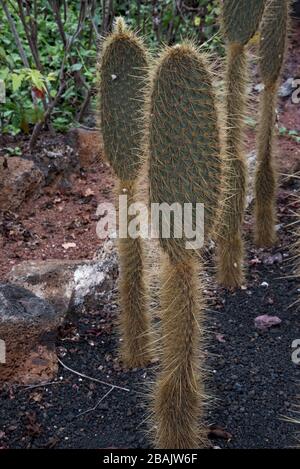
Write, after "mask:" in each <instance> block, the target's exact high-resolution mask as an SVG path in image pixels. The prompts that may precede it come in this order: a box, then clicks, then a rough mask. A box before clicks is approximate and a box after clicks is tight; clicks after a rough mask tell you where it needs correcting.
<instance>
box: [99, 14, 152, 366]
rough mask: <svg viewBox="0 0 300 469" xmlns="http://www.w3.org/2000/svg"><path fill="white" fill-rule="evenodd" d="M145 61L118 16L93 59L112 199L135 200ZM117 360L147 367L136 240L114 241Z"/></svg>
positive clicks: (143, 52) (143, 298) (141, 262)
mask: <svg viewBox="0 0 300 469" xmlns="http://www.w3.org/2000/svg"><path fill="white" fill-rule="evenodd" d="M147 67H148V59H147V53H146V50H145V47H144V45H143V43H142V41H141V40H140V39H139V38H138V37H137V36H136V35H135V34H134V33H133V32H131V31H129V30H128V29H127V28H126V26H125V23H124V21H123V20H122V19H121V18H119V19H118V20H117V22H116V25H115V28H114V31H113V33H112V34H111V35H110V36H108V37H107V38H106V40H105V41H104V45H103V50H102V56H101V59H100V61H99V75H100V96H99V98H100V119H101V128H102V133H103V141H104V152H105V156H106V158H107V160H108V162H109V163H110V165H111V166H112V168H113V170H114V171H115V173H116V175H117V177H118V179H119V191H118V195H127V197H128V206H129V204H130V203H132V202H134V201H135V183H136V180H137V177H138V173H139V170H140V167H141V141H142V130H143V124H142V122H141V119H140V117H141V113H142V109H143V101H142V97H143V87H144V81H145V79H146V77H147V73H148V71H147ZM118 247H119V258H120V278H119V295H120V306H121V312H120V332H121V340H122V346H121V357H122V359H123V362H124V364H125V365H126V366H128V367H132V368H135V367H139V366H144V365H146V364H148V363H149V361H150V359H151V352H150V345H149V344H150V341H149V337H150V324H149V318H148V313H147V290H146V283H145V279H144V259H143V254H142V244H141V239H140V238H137V239H131V238H130V237H129V236H127V237H126V238H122V239H120V240H119V245H118Z"/></svg>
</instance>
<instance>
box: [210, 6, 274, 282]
mask: <svg viewBox="0 0 300 469" xmlns="http://www.w3.org/2000/svg"><path fill="white" fill-rule="evenodd" d="M265 3H266V0H224V2H223V11H222V29H223V34H224V36H225V39H226V41H227V71H226V118H227V126H226V127H227V138H226V140H227V142H226V149H227V154H228V157H227V181H228V188H229V192H228V197H227V203H226V204H225V205H224V211H223V215H222V220H221V226H222V228H221V230H220V236H219V242H218V278H219V281H220V283H221V284H223V285H224V286H225V287H228V288H236V287H240V286H241V285H242V283H243V281H244V271H243V258H244V247H243V239H242V223H243V219H244V211H245V200H246V190H247V163H246V158H245V154H244V138H243V137H244V120H245V108H246V100H247V97H246V84H247V75H248V72H247V56H246V50H245V46H246V44H247V43H248V42H249V41H250V39H251V38H252V37H253V36H254V34H255V33H256V31H257V30H258V27H259V24H260V21H261V19H262V15H263V11H264V7H265Z"/></svg>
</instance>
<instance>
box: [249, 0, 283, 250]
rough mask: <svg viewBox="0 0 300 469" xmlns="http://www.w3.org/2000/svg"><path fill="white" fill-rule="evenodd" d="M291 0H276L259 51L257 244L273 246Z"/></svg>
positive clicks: (264, 24)
mask: <svg viewBox="0 0 300 469" xmlns="http://www.w3.org/2000/svg"><path fill="white" fill-rule="evenodd" d="M289 5H290V1H289V0H272V1H271V2H270V3H269V5H268V8H267V9H266V12H265V15H264V18H263V22H262V26H261V40H260V48H259V66H260V72H261V76H262V80H263V83H264V90H263V93H262V100H261V113H260V124H259V131H258V139H257V140H258V163H257V170H256V178H255V241H256V244H257V245H258V246H260V247H270V246H272V245H273V244H274V243H275V241H276V230H275V225H276V186H277V171H276V168H275V162H274V130H275V122H276V104H277V92H278V87H279V78H280V74H281V70H282V66H283V62H284V56H285V50H286V45H287V36H288V35H287V32H288V20H289Z"/></svg>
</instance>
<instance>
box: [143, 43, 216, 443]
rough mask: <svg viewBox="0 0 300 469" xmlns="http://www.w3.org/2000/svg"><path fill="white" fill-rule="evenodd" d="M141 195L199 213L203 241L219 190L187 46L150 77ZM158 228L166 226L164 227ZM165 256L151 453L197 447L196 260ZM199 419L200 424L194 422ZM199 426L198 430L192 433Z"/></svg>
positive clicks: (177, 250)
mask: <svg viewBox="0 0 300 469" xmlns="http://www.w3.org/2000/svg"><path fill="white" fill-rule="evenodd" d="M147 121H148V148H147V154H148V157H149V185H150V188H149V193H150V202H152V203H159V204H162V203H167V204H169V205H172V204H173V203H179V204H180V205H181V207H183V205H184V204H185V203H191V204H192V207H193V215H194V216H195V210H196V203H203V204H204V207H205V235H206V236H208V235H209V234H210V233H211V232H212V230H213V228H214V224H215V220H216V218H217V212H218V208H219V202H220V197H221V191H222V175H223V155H222V150H221V149H222V147H221V137H220V124H219V115H218V110H217V102H216V97H215V94H214V89H213V86H212V75H211V72H210V68H209V66H208V63H207V60H206V57H205V56H204V55H201V54H200V53H199V52H198V51H197V50H196V48H195V47H194V46H193V45H191V44H184V45H180V46H174V47H172V48H166V49H165V50H164V51H163V53H162V54H161V56H160V57H159V59H158V61H157V63H156V65H155V67H154V70H153V75H152V80H151V84H150V89H149V102H148V111H147ZM165 223H167V222H166V221H165ZM169 226H170V233H171V237H170V238H169V239H165V238H164V237H163V225H162V224H160V225H159V229H158V231H159V237H160V244H161V247H162V249H163V251H164V252H165V257H164V260H163V266H162V270H163V274H162V281H161V292H160V306H161V321H162V347H161V350H162V351H161V355H162V358H161V371H160V374H159V376H158V380H157V383H156V387H155V392H154V400H153V412H154V426H155V431H154V433H155V434H154V440H155V445H156V447H157V448H179V449H180V448H181V449H183V448H197V447H198V446H199V445H202V446H203V445H205V441H206V432H205V430H204V428H203V421H202V427H201V417H202V415H203V406H204V384H203V378H204V377H203V368H202V365H203V349H202V348H201V341H202V335H203V302H204V300H203V294H202V291H201V286H200V285H199V277H198V274H199V271H200V270H201V266H200V263H199V262H198V257H199V253H198V252H197V251H195V250H189V249H186V247H187V245H186V242H187V239H186V237H183V238H181V239H179V238H176V237H175V235H174V229H175V221H174V220H171V221H170V223H169ZM199 419H200V420H199ZM199 422H200V428H199Z"/></svg>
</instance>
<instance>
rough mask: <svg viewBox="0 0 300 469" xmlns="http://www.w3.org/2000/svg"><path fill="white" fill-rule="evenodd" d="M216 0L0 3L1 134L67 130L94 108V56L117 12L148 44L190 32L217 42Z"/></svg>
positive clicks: (34, 135)
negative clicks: (3, 85) (47, 129)
mask: <svg viewBox="0 0 300 469" xmlns="http://www.w3.org/2000/svg"><path fill="white" fill-rule="evenodd" d="M219 4H220V1H219V0H184V1H183V0H175V1H173V0H134V1H132V0H130V1H125V0H81V1H79V0H69V1H68V0H48V1H46V0H0V79H2V80H4V82H5V86H6V102H5V103H2V104H0V119H1V131H2V132H4V133H10V134H14V135H16V134H17V133H19V132H25V133H28V134H30V135H31V146H32V147H33V146H34V144H35V142H36V139H37V137H38V135H39V133H40V130H41V129H42V128H43V127H44V126H45V125H46V126H47V127H48V128H50V130H51V129H52V130H58V131H65V130H66V129H67V128H68V127H69V126H70V125H74V122H75V123H76V122H77V123H80V122H83V121H84V118H85V116H86V114H87V111H89V110H90V109H92V108H93V103H94V95H95V86H94V85H95V79H96V68H95V62H96V54H97V49H98V46H99V43H100V42H101V37H103V36H104V35H105V34H107V32H109V31H110V30H111V27H112V23H113V20H114V18H115V16H118V15H122V16H124V17H125V18H126V21H127V23H128V24H130V25H131V26H132V27H133V28H136V29H138V30H140V31H141V33H142V34H143V35H145V36H146V41H147V42H148V43H149V46H150V47H152V48H157V47H158V46H159V44H160V43H167V44H173V43H174V42H176V41H177V40H180V38H181V37H191V36H192V37H194V38H195V39H196V41H197V42H199V43H200V44H201V43H203V42H206V41H207V40H208V39H209V40H210V41H209V47H217V46H218V44H219V39H218V35H216V34H215V33H216V32H217V31H218V21H217V17H218V15H219V6H220V5H219Z"/></svg>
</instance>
